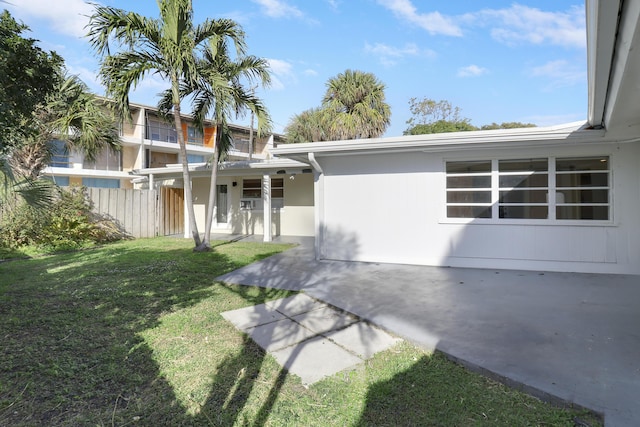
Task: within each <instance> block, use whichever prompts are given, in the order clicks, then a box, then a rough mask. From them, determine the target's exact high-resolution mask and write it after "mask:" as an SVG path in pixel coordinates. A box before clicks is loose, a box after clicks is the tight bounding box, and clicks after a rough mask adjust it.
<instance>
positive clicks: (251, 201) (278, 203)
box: [240, 175, 284, 210]
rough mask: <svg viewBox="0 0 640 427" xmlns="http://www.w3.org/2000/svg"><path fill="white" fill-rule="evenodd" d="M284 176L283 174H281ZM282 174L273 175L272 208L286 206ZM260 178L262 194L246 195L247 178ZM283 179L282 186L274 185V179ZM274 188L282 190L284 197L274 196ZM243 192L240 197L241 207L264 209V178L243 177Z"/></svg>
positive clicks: (243, 208)
mask: <svg viewBox="0 0 640 427" xmlns="http://www.w3.org/2000/svg"><path fill="white" fill-rule="evenodd" d="M280 176H282V175H280ZM280 176H275V177H273V176H272V177H271V208H272V209H282V208H284V179H283V178H280ZM254 179H255V180H259V181H260V187H259V190H260V194H259V195H257V196H253V197H250V196H245V194H244V190H245V187H244V185H245V181H246V180H254ZM278 179H280V180H282V186H277V185H274V181H275V180H278ZM251 189H252V190H256V189H258V188H251ZM274 190H282V197H274V196H273V193H274ZM240 191H241V192H242V193H241V195H242V197H241V198H240V209H242V210H249V209H251V210H262V208H263V206H264V201H263V198H262V195H263V194H262V179H261V178H254V177H251V178H249V177H247V178H243V179H242V188H241V190H240Z"/></svg>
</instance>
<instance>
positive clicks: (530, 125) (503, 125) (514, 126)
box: [480, 122, 536, 130]
mask: <svg viewBox="0 0 640 427" xmlns="http://www.w3.org/2000/svg"><path fill="white" fill-rule="evenodd" d="M534 127H536V125H535V124H533V123H521V122H502V123H500V124H498V123H495V122H493V123H491V124H490V125H483V126H482V127H481V128H480V130H493V129H520V128H534Z"/></svg>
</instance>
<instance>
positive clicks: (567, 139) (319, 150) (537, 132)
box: [273, 122, 605, 160]
mask: <svg viewBox="0 0 640 427" xmlns="http://www.w3.org/2000/svg"><path fill="white" fill-rule="evenodd" d="M585 126H586V124H585V122H574V123H568V124H565V125H558V126H550V127H544V128H542V127H539V128H521V129H499V130H490V131H473V132H451V133H440V134H427V135H411V136H400V137H390V138H374V139H357V140H348V141H326V142H313V143H304V144H292V145H288V146H286V147H284V146H280V147H279V148H276V149H274V150H273V154H274V155H278V156H282V157H288V158H293V159H300V160H302V159H303V158H308V154H309V153H314V154H315V155H347V154H363V153H379V152H407V151H416V152H417V151H444V150H464V149H472V148H481V147H487V148H490V147H496V146H497V147H504V146H507V145H508V146H509V147H513V146H523V145H531V146H539V145H541V144H544V143H549V144H553V145H557V144H559V143H581V142H599V141H602V139H603V137H604V135H605V132H604V131H603V130H595V129H587V128H586V127H585Z"/></svg>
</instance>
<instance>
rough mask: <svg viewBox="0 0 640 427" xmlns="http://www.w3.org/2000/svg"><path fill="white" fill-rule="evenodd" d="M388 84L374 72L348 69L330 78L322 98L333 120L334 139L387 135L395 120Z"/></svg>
mask: <svg viewBox="0 0 640 427" xmlns="http://www.w3.org/2000/svg"><path fill="white" fill-rule="evenodd" d="M384 89H385V85H384V83H382V82H380V81H379V80H378V79H377V78H376V76H375V75H373V74H372V73H365V72H362V71H352V70H346V71H345V72H344V73H342V74H338V75H337V76H336V77H333V78H331V79H329V81H328V82H327V91H326V93H325V95H324V99H323V100H322V105H323V111H324V112H325V114H327V115H328V118H329V121H330V123H331V125H330V128H329V134H330V139H331V140H338V139H358V138H376V137H379V136H381V135H382V134H384V132H385V130H386V129H387V126H389V123H390V119H391V108H390V107H389V104H387V103H386V102H385V94H384Z"/></svg>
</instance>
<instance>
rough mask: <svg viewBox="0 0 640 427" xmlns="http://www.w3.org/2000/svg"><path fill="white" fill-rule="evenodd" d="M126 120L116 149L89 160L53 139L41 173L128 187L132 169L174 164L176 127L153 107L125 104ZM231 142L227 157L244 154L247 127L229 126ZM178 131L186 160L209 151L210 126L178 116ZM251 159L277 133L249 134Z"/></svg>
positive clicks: (70, 181)
mask: <svg viewBox="0 0 640 427" xmlns="http://www.w3.org/2000/svg"><path fill="white" fill-rule="evenodd" d="M131 115H132V120H131V121H125V122H124V123H122V124H121V126H120V139H121V143H122V150H121V151H119V152H113V151H112V150H110V149H108V148H106V149H105V150H104V151H103V152H102V153H101V154H100V155H99V156H98V157H97V158H96V160H95V161H89V160H87V159H85V157H84V156H83V155H82V153H79V152H75V151H70V152H67V151H65V149H64V144H63V143H62V142H61V141H53V145H54V147H53V148H54V156H53V159H52V162H51V164H50V165H49V167H47V168H46V169H45V170H44V172H43V174H44V175H45V176H49V177H51V178H52V179H53V180H54V181H55V182H56V183H57V184H58V185H61V186H68V185H84V186H87V187H102V188H134V186H135V182H136V179H135V178H136V177H135V176H132V174H133V171H135V170H138V169H145V168H159V167H164V166H167V165H172V164H180V163H181V159H180V153H179V147H178V132H177V130H176V129H175V126H174V125H173V123H172V122H167V121H166V120H165V119H163V118H161V117H160V116H159V115H158V110H157V108H154V107H149V106H145V105H141V104H131ZM230 127H231V132H232V135H233V141H234V145H233V147H232V149H231V151H230V152H229V154H228V160H231V161H235V160H247V159H249V157H250V155H249V138H250V129H249V128H248V127H244V126H238V125H231V126H230ZM181 131H182V133H183V135H184V138H185V141H186V143H187V155H188V160H189V163H193V164H197V163H205V162H206V161H207V160H209V158H210V157H211V156H212V155H213V141H214V138H215V133H216V128H215V125H214V124H212V123H207V124H205V127H204V132H203V133H201V132H199V131H198V130H197V129H196V127H195V126H193V123H192V118H191V117H190V116H188V115H185V116H183V125H182V130H181ZM252 139H253V143H252V153H251V158H253V159H256V160H263V159H266V158H267V155H268V154H267V153H268V149H267V147H268V146H269V144H271V145H273V144H274V143H277V142H280V141H282V140H283V138H282V136H281V135H277V134H274V135H270V136H267V137H261V138H255V137H254V138H252Z"/></svg>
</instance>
